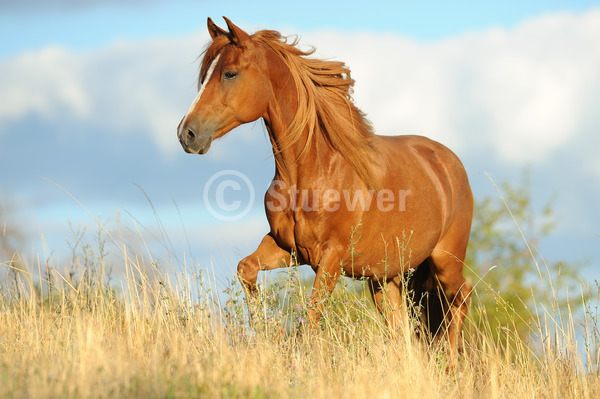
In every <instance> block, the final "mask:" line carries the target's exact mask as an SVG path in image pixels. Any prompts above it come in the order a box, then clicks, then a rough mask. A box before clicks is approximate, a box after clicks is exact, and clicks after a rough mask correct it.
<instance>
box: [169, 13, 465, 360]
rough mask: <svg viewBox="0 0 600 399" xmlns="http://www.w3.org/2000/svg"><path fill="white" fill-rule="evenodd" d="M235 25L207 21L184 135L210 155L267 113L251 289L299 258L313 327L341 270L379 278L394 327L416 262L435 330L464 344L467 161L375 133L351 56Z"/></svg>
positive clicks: (380, 297)
mask: <svg viewBox="0 0 600 399" xmlns="http://www.w3.org/2000/svg"><path fill="white" fill-rule="evenodd" d="M225 21H226V23H227V27H228V30H227V31H226V30H223V29H221V28H219V27H218V26H217V25H215V24H214V22H213V21H212V20H211V19H210V18H209V19H208V31H209V33H210V36H211V38H212V42H211V43H210V44H209V46H208V48H207V49H206V52H205V54H204V58H203V61H202V65H201V68H200V78H199V91H198V95H197V97H196V99H195V100H194V102H193V103H192V105H191V106H190V108H189V111H188V112H187V114H186V115H185V117H184V118H183V120H182V121H181V123H180V124H179V127H178V129H177V134H178V138H179V141H180V143H181V145H182V146H183V148H184V150H185V151H186V152H188V153H193V154H205V153H206V152H207V151H208V150H209V148H210V145H211V143H212V142H213V140H216V139H218V138H219V137H222V136H223V135H225V134H226V133H227V132H229V131H230V130H232V129H233V128H235V127H237V126H239V125H241V124H243V123H248V122H252V121H255V120H257V119H259V118H263V120H264V123H265V125H266V129H267V131H268V133H269V138H270V141H271V144H272V147H273V154H274V158H275V177H274V179H273V182H272V184H271V187H270V188H269V190H268V191H267V193H266V194H265V208H266V214H267V219H268V221H269V225H270V229H271V231H270V232H269V233H268V234H267V235H266V236H265V237H264V238H263V239H262V242H261V243H260V245H259V246H258V248H257V249H256V251H255V252H254V253H253V254H251V255H250V256H247V257H246V258H244V259H242V260H241V261H240V263H239V265H238V276H239V278H240V280H241V281H242V282H243V284H244V286H245V289H246V290H247V293H250V294H251V293H252V292H254V291H255V290H256V280H257V275H258V271H259V270H271V269H275V268H279V267H284V266H289V265H290V259H292V258H295V259H297V263H298V264H308V265H310V266H311V267H312V268H313V270H314V271H315V273H316V277H315V281H314V285H313V290H312V293H311V298H310V304H311V305H312V306H310V315H309V316H310V321H311V322H313V323H315V322H317V321H318V319H319V317H320V314H321V313H322V311H323V301H324V299H325V298H326V296H327V295H328V294H330V293H331V292H332V290H333V289H334V287H335V285H336V282H337V281H338V277H339V276H340V275H341V274H343V275H346V276H351V277H356V278H366V279H368V281H369V287H370V289H371V292H372V295H373V300H374V302H375V305H376V306H377V308H378V309H379V311H380V312H382V314H383V315H384V316H386V318H387V321H388V323H389V324H390V326H391V327H392V328H396V327H399V322H400V321H401V320H406V309H405V308H404V306H403V305H404V303H403V301H402V299H401V298H402V297H401V288H402V287H401V286H402V282H401V281H402V280H401V276H402V275H403V274H404V273H407V271H409V270H411V272H412V270H413V269H414V270H415V271H414V276H413V277H414V278H413V281H414V282H416V284H417V285H415V290H416V291H418V292H419V291H420V292H423V293H426V292H429V293H431V294H433V295H431V297H437V298H438V302H437V303H438V307H439V309H440V313H439V315H440V317H439V323H440V324H438V327H440V326H443V327H444V329H443V331H445V332H447V336H448V341H449V346H450V351H451V352H452V353H454V352H455V349H456V348H457V340H458V334H459V332H460V328H461V326H462V324H463V321H464V319H465V317H466V313H467V306H468V302H469V295H470V292H471V285H470V284H469V283H468V282H467V281H466V280H465V278H464V277H463V261H464V259H465V252H466V247H467V242H468V240H469V232H470V229H471V219H472V214H473V197H472V194H471V189H470V186H469V181H468V179H467V175H466V172H465V169H464V167H463V165H462V164H461V162H460V161H459V159H458V158H457V157H456V155H454V153H452V152H451V151H450V150H449V149H448V148H446V147H444V146H443V145H442V144H440V143H437V142H435V141H432V140H430V139H427V138H425V137H420V136H394V137H391V136H378V135H375V134H374V133H373V129H372V127H371V125H370V123H369V122H368V121H367V120H366V118H365V116H364V114H363V113H362V112H361V111H360V110H359V109H358V108H357V107H356V106H355V105H354V103H353V102H352V99H351V97H350V95H351V89H352V86H353V84H354V81H353V80H352V79H351V77H350V71H349V69H348V68H347V67H346V66H345V65H344V64H343V63H342V62H337V61H325V60H319V59H314V58H309V57H308V56H309V55H311V54H312V53H313V52H314V50H312V51H302V50H300V49H299V48H298V47H297V40H296V41H294V42H293V43H291V44H290V43H288V42H287V39H286V38H283V37H282V36H281V35H280V34H279V33H278V32H275V31H271V30H261V31H259V32H256V33H254V34H253V35H249V34H248V33H246V32H244V31H243V30H242V29H240V28H239V27H237V26H235V25H234V24H233V23H231V21H229V20H228V19H227V18H225ZM353 236H354V238H353ZM351 240H354V241H353V242H351ZM291 254H294V255H295V256H294V257H292V256H291ZM417 299H418V298H417ZM442 310H443V313H442ZM435 318H436V317H434V316H431V315H430V317H429V321H432V320H434V319H435ZM442 319H443V320H444V321H445V322H442ZM434 332H435V330H434Z"/></svg>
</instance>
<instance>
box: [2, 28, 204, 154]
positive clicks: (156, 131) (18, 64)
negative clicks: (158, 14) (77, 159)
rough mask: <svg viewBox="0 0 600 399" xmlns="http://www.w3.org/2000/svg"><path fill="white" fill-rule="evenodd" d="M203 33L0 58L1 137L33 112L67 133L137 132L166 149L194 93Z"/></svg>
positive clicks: (173, 140) (173, 142)
mask: <svg viewBox="0 0 600 399" xmlns="http://www.w3.org/2000/svg"><path fill="white" fill-rule="evenodd" d="M207 39H208V35H207V34H206V35H205V36H204V35H191V36H188V37H180V38H173V39H169V40H167V39H164V40H159V39H154V40H149V41H146V42H141V43H137V42H121V43H114V44H112V45H111V46H108V47H106V48H103V49H99V50H96V51H91V52H85V53H75V52H72V51H69V50H66V49H64V48H59V47H50V48H46V49H43V50H41V51H38V52H31V53H25V54H22V55H19V56H17V57H14V58H12V59H5V60H3V61H0V93H2V96H1V97H0V135H1V134H3V133H8V132H7V129H6V126H7V125H8V124H10V122H14V121H18V120H20V119H24V118H27V117H28V116H29V115H32V114H34V115H38V116H40V117H42V118H43V119H44V120H45V121H47V122H48V123H53V124H60V125H61V126H63V127H64V128H63V129H61V130H62V131H63V132H65V134H74V135H82V134H85V132H82V131H81V129H80V127H81V126H82V124H83V126H93V127H97V128H100V129H104V130H105V131H106V133H107V135H110V134H132V133H134V134H138V135H140V137H148V138H149V139H152V140H154V141H155V142H156V145H157V146H158V147H160V148H162V149H163V150H164V151H165V152H166V153H171V152H173V151H175V150H176V149H178V147H179V144H178V143H177V140H176V138H175V130H176V127H177V124H178V123H179V120H180V119H181V117H182V115H183V114H184V113H185V110H186V109H187V107H188V106H189V102H191V100H192V99H193V97H194V95H195V90H196V74H197V68H198V64H197V62H196V57H197V55H198V54H199V53H200V51H201V48H202V44H203V43H204V42H205V41H206V40H207Z"/></svg>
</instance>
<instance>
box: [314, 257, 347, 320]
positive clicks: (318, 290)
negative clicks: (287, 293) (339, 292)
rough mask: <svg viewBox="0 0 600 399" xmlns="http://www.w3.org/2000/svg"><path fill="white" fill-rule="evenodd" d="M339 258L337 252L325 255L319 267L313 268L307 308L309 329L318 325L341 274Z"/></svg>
mask: <svg viewBox="0 0 600 399" xmlns="http://www.w3.org/2000/svg"><path fill="white" fill-rule="evenodd" d="M340 259H341V256H340V254H338V253H337V252H329V253H326V254H325V255H324V256H323V257H322V258H321V262H319V265H318V266H317V267H316V268H314V269H315V271H316V274H317V275H316V276H315V282H314V284H313V289H312V292H311V295H310V300H309V307H308V320H309V323H310V327H316V325H317V324H318V322H319V320H320V318H321V315H322V314H323V310H324V307H325V302H326V300H327V299H328V298H329V296H330V295H331V293H332V292H333V289H334V288H335V286H336V284H337V282H338V279H339V277H340V274H341V268H340Z"/></svg>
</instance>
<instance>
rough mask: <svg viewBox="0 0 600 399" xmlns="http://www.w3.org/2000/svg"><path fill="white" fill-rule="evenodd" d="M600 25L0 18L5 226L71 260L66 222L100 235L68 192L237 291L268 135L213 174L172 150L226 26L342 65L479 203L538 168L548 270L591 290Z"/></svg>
mask: <svg viewBox="0 0 600 399" xmlns="http://www.w3.org/2000/svg"><path fill="white" fill-rule="evenodd" d="M300 4H302V5H300ZM598 10H600V2H592V1H569V2H566V1H562V2H561V1H529V2H523V1H505V2H494V4H489V2H485V3H484V2H468V1H459V2H381V1H370V2H361V3H360V5H356V4H353V3H348V4H347V3H341V2H336V1H330V2H322V1H307V2H301V3H281V2H277V3H275V2H266V1H258V2H256V1H255V2H246V1H229V2H226V3H221V2H212V1H195V2H194V1H171V2H167V1H159V0H155V1H144V0H137V1H129V2H118V1H98V2H89V1H87V2H86V1H75V0H71V1H69V0H64V1H56V2H49V1H34V0H24V1H19V2H14V1H13V2H7V1H0V38H1V39H0V192H3V193H10V194H4V196H5V198H7V201H8V200H10V202H12V203H14V204H16V211H15V215H14V216H13V219H12V220H11V221H10V222H11V223H18V224H20V225H22V226H24V229H25V230H26V232H27V233H28V237H30V240H29V241H28V242H27V244H26V247H27V251H26V252H27V253H29V254H31V255H33V254H34V253H36V252H39V251H47V252H48V254H52V256H53V257H55V258H61V259H64V258H65V257H68V252H69V251H68V245H66V244H65V239H69V236H70V230H69V222H68V221H69V220H70V221H71V223H72V224H73V225H75V226H78V225H84V226H89V230H94V229H95V227H94V221H93V218H92V217H91V216H90V215H89V214H88V213H87V212H86V211H85V210H83V209H82V208H81V207H80V206H79V205H78V204H77V203H76V202H74V201H73V200H72V198H70V196H69V195H68V194H67V193H66V192H65V191H64V190H66V191H68V192H69V193H71V194H72V195H74V196H75V197H76V198H77V199H78V200H79V201H80V202H81V203H83V204H84V205H85V207H86V208H87V210H88V211H89V212H90V213H91V215H93V216H97V217H100V218H101V219H102V220H106V221H107V224H109V225H111V226H113V227H111V228H112V229H114V231H118V232H120V234H123V235H124V236H126V237H129V236H135V228H134V227H132V225H131V217H132V216H133V217H134V218H135V220H136V221H137V222H138V223H140V224H141V225H142V226H143V228H144V229H145V230H144V231H145V234H147V236H148V237H149V238H148V240H149V241H152V240H154V238H153V237H156V241H157V242H158V244H157V245H156V248H158V249H157V252H158V254H157V255H156V256H161V254H160V251H161V250H162V249H163V247H164V244H165V240H164V239H161V238H160V237H161V228H164V230H165V231H164V232H163V233H165V234H166V235H167V236H168V238H169V239H168V240H167V241H169V243H166V246H171V247H172V248H171V253H172V254H173V253H175V254H176V255H175V256H177V257H179V258H183V256H184V253H186V256H189V253H190V252H191V253H193V255H194V258H195V259H196V260H197V262H198V263H200V264H201V265H202V266H207V265H210V263H211V262H212V263H213V264H214V265H218V266H219V268H220V269H221V270H222V271H223V276H230V275H231V274H233V273H234V272H235V265H236V264H237V261H238V260H239V259H240V258H241V257H242V256H244V255H246V254H247V253H250V252H251V251H253V250H254V247H255V246H256V245H257V243H258V242H259V241H260V238H261V237H262V235H263V234H264V233H266V229H267V228H268V226H267V225H266V221H265V218H264V214H263V211H262V209H261V201H260V198H262V193H263V192H264V191H265V189H266V187H267V186H268V184H269V180H270V178H271V176H272V173H273V161H272V158H270V157H269V152H270V150H269V146H268V142H267V140H266V138H265V134H264V131H263V128H262V125H261V124H260V123H255V124H251V125H249V126H246V127H242V128H240V129H239V130H238V131H236V132H232V133H231V134H230V135H228V136H226V137H225V138H224V139H223V140H221V141H220V142H219V143H217V144H216V145H215V146H213V148H212V149H211V153H209V154H208V155H207V156H206V157H204V158H200V157H194V156H190V155H188V154H184V153H183V151H181V149H180V148H179V144H178V143H177V142H176V139H175V128H176V125H177V123H178V122H179V119H180V118H181V116H182V115H183V113H185V111H186V110H187V108H188V106H189V103H190V102H191V100H192V99H193V98H194V95H195V93H194V91H195V85H196V68H197V62H196V57H197V56H198V54H199V53H200V51H201V49H202V48H203V46H204V45H205V43H206V41H207V40H208V35H207V34H206V28H205V26H206V17H208V16H210V17H212V18H213V19H214V20H215V21H216V22H217V23H219V24H223V23H222V20H221V19H220V16H222V15H226V16H228V17H229V18H231V19H232V20H233V21H234V22H235V23H236V24H238V25H239V26H241V27H243V28H245V29H246V30H248V31H250V32H252V31H255V30H257V29H260V28H269V29H277V30H280V31H281V32H282V33H284V34H299V35H300V36H301V39H302V43H306V44H312V45H314V46H316V47H317V50H318V54H319V55H323V56H326V57H337V58H339V59H341V60H343V61H345V62H347V63H348V65H349V66H350V68H351V69H352V71H353V76H354V77H355V79H356V80H357V84H356V92H355V98H356V101H357V104H358V105H359V107H361V108H362V109H363V110H364V111H365V112H367V114H368V116H369V117H370V118H371V120H372V121H373V123H374V125H375V128H376V130H377V131H378V132H380V133H382V134H398V133H422V134H426V135H429V136H431V137H433V138H435V139H438V140H440V141H442V142H444V143H446V144H448V145H449V146H450V147H451V148H453V149H454V150H455V151H456V152H457V153H458V154H459V156H460V157H461V158H462V159H463V161H464V163H465V165H466V166H467V170H468V173H469V175H470V179H471V182H472V185H473V188H474V192H475V193H476V195H479V196H482V195H487V194H489V193H493V192H494V189H493V186H492V185H491V183H490V181H489V179H488V178H487V176H486V175H485V174H484V172H487V173H489V174H490V175H491V176H492V177H493V178H494V179H495V180H496V181H498V182H503V181H515V180H518V179H520V178H521V176H522V172H523V169H524V168H529V170H530V171H531V176H532V190H533V196H534V204H535V206H536V207H538V208H539V209H541V208H542V206H543V205H544V204H545V202H547V201H548V200H550V199H554V208H555V212H556V213H557V215H558V219H557V230H556V232H555V234H554V235H553V236H552V237H550V238H549V239H548V240H547V241H546V242H545V243H542V245H541V247H540V248H541V251H542V253H543V254H544V256H546V257H548V258H549V259H550V260H560V259H565V260H581V259H584V260H588V261H589V263H590V265H591V266H590V268H588V269H587V270H586V271H585V275H586V276H587V277H591V278H599V277H600V272H598V270H599V269H600V256H599V255H598V251H597V250H598V249H599V248H600V237H598V234H600V217H599V213H600V212H598V209H597V202H598V201H597V198H598V196H599V195H600V162H598V159H597V157H596V152H597V148H599V147H600V140H599V139H598V135H597V133H596V132H597V131H598V129H600V119H599V117H598V116H597V105H598V104H600V95H598V94H597V93H599V92H600V72H598V71H600V68H597V67H598V66H600V61H599V60H598V58H599V57H597V56H595V54H600V32H599V30H598V29H597V28H596V26H600V18H599V16H598V15H599V11H598ZM390 77H391V80H390ZM384 78H385V79H384ZM384 89H385V90H384ZM224 169H231V170H237V171H243V173H245V174H246V175H247V176H248V177H249V178H250V180H251V181H252V183H253V185H254V187H255V189H256V193H257V194H256V195H257V197H258V200H257V201H256V204H254V207H253V208H252V212H250V214H249V215H248V216H247V217H245V218H243V219H241V220H238V221H236V222H224V221H222V220H218V219H216V218H214V217H212V216H211V215H210V214H208V213H207V212H206V209H205V207H203V205H202V200H201V198H202V191H203V184H204V183H205V182H206V181H207V180H208V179H209V178H210V176H212V175H213V174H214V173H217V172H219V171H221V170H224ZM42 177H43V178H46V179H49V180H51V181H53V182H55V183H56V184H58V185H60V186H62V187H63V188H64V190H62V189H60V188H58V187H57V186H56V185H55V184H53V183H50V182H48V180H46V179H43V178H42ZM140 187H141V189H142V190H143V192H142V191H141V190H140ZM144 193H145V194H147V195H148V197H149V198H150V200H151V201H152V204H153V205H154V206H155V208H156V209H157V214H158V217H159V218H160V221H158V220H157V218H156V215H155V213H154V212H153V210H152V208H151V206H150V205H149V203H148V200H147V199H146V196H145V194H144ZM161 226H162V227H161ZM184 231H185V233H186V234H187V237H186V234H184ZM42 235H43V239H42ZM130 239H131V240H132V241H135V238H130ZM44 244H45V246H46V249H44ZM139 245H140V246H142V245H143V243H140V244H139ZM32 257H35V256H32ZM224 278H225V277H224Z"/></svg>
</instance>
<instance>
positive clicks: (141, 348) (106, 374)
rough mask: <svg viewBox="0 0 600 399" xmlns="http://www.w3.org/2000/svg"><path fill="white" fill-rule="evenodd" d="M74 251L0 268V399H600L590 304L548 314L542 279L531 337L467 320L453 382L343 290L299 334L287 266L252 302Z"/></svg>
mask: <svg viewBox="0 0 600 399" xmlns="http://www.w3.org/2000/svg"><path fill="white" fill-rule="evenodd" d="M110 238H111V239H112V240H115V239H114V238H112V237H110ZM80 244H81V243H80ZM80 244H79V249H78V250H77V251H79V252H77V251H75V252H74V255H73V256H74V258H73V260H72V261H71V262H70V264H69V265H68V266H67V267H66V269H61V268H60V267H59V265H56V266H55V267H50V266H49V265H48V262H47V261H44V260H40V259H39V258H37V259H36V260H34V261H33V262H31V261H29V262H28V261H27V260H26V259H19V261H18V262H16V261H15V260H14V259H13V260H10V261H7V262H4V263H2V267H3V268H5V269H6V270H7V273H6V278H5V281H4V282H3V285H2V290H1V293H2V297H1V298H0V397H6V398H8V397H10V398H57V397H60V398H115V397H127V398H136V397H139V398H186V397H194V398H197V397H225V398H271V397H272V398H307V397H310V398H336V397H344V398H347V397H355V398H364V397H376V398H386V397H402V398H422V397H427V398H446V397H456V398H532V397H535V398H598V397H600V382H599V377H600V376H599V363H600V362H599V357H600V354H599V352H598V348H599V344H600V337H599V333H598V302H597V297H598V296H597V294H598V293H597V292H595V291H591V288H589V287H588V288H585V289H582V292H581V293H580V295H581V296H582V303H583V308H582V309H583V311H581V312H580V311H578V310H576V309H559V308H557V307H555V308H552V305H551V304H552V303H555V304H556V303H558V301H554V302H552V298H553V297H554V298H556V297H557V296H558V289H557V287H556V284H554V283H552V282H545V283H547V284H549V285H550V286H551V287H552V289H551V290H550V292H551V294H550V298H549V299H550V302H548V301H543V302H540V303H539V307H537V308H536V309H531V312H533V313H534V314H535V315H536V324H535V325H534V326H532V330H531V334H530V336H529V337H527V338H526V339H525V338H523V337H519V336H518V335H517V334H516V333H514V331H512V330H511V329H510V328H506V330H505V331H503V334H502V335H503V338H502V339H498V335H497V334H494V333H493V332H492V331H491V327H490V325H489V324H488V323H486V318H485V317H482V318H478V320H480V321H479V322H478V324H477V325H475V323H473V322H471V323H470V324H469V323H467V328H466V329H465V332H464V339H463V341H464V342H463V344H462V347H463V352H462V354H461V356H460V359H459V362H458V364H457V365H456V367H455V368H454V369H450V370H448V369H447V367H446V365H447V359H446V358H445V352H444V351H443V350H441V349H440V348H439V347H438V346H437V344H435V343H433V344H428V343H427V342H425V341H424V340H418V339H417V338H416V335H415V334H414V332H413V330H414V329H415V324H414V323H415V322H416V321H415V320H410V319H407V320H406V325H405V326H404V328H402V329H401V331H400V332H396V333H391V332H390V331H388V330H387V327H386V324H385V321H384V320H383V319H382V317H381V316H380V315H379V313H378V312H377V311H376V310H375V309H374V307H373V306H372V304H371V299H370V297H369V294H368V293H367V292H368V291H367V290H364V289H357V288H356V287H357V285H356V284H355V283H350V282H349V280H344V281H343V282H342V283H341V284H339V285H338V287H337V288H336V290H335V291H334V294H333V295H332V296H331V297H330V298H329V300H328V303H327V304H326V312H325V314H324V315H323V317H322V321H321V324H320V326H319V328H317V329H308V328H305V323H306V319H307V317H306V314H307V311H308V306H309V305H308V301H307V298H308V296H307V294H308V293H309V292H310V291H309V290H308V289H307V288H306V287H305V286H304V285H303V284H302V279H301V278H300V276H299V273H298V269H297V268H290V269H286V270H285V271H283V272H273V273H271V274H266V275H265V276H263V281H262V282H261V286H262V287H263V289H262V290H261V291H260V294H259V296H258V297H257V298H255V299H254V300H252V301H250V302H248V301H247V300H246V299H245V296H244V294H243V289H242V287H241V285H240V284H239V283H238V282H237V281H236V280H235V279H232V280H231V283H230V285H229V286H228V288H227V289H226V290H225V292H218V291H217V287H216V284H215V278H214V276H213V275H210V274H207V273H205V272H201V271H200V270H199V269H198V268H197V265H195V264H188V263H185V261H184V264H183V271H181V269H178V268H176V267H174V266H173V265H172V264H170V263H169V262H171V260H170V259H169V258H166V259H163V260H161V261H158V260H156V259H152V258H150V257H149V256H148V255H146V256H143V255H140V254H138V253H133V252H132V250H131V249H130V248H129V246H127V245H125V244H124V243H119V242H116V240H115V244H116V245H117V247H118V248H120V253H119V254H118V259H117V262H118V263H119V266H120V268H121V269H122V270H124V273H123V275H122V276H121V277H119V278H118V279H112V278H110V276H108V275H107V273H110V270H111V268H110V267H107V265H106V262H107V258H106V257H105V256H104V254H103V250H102V248H103V247H102V248H100V249H96V250H93V249H92V246H89V245H88V246H86V245H80ZM86 251H87V252H86ZM34 259H35V258H34ZM81 259H84V260H85V261H84V262H82V261H81ZM77 268H79V269H77ZM74 269H77V270H74ZM176 269H178V270H176ZM540 274H541V273H540ZM552 284H554V285H552ZM595 288H596V289H597V290H600V288H598V285H596V287H595ZM594 301H595V302H594ZM548 304H550V306H549V305H548ZM498 306H499V307H501V308H502V307H503V310H504V311H506V312H509V313H510V305H509V304H503V303H498ZM248 309H250V312H249V311H248ZM471 311H472V312H482V311H484V310H483V309H471ZM250 315H252V316H250ZM578 328H580V330H578ZM578 331H580V333H579V334H578ZM578 337H583V340H584V342H583V344H581V343H579V342H578ZM581 348H583V351H582V349H581ZM582 353H583V355H581V354H582Z"/></svg>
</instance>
